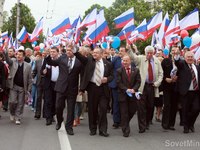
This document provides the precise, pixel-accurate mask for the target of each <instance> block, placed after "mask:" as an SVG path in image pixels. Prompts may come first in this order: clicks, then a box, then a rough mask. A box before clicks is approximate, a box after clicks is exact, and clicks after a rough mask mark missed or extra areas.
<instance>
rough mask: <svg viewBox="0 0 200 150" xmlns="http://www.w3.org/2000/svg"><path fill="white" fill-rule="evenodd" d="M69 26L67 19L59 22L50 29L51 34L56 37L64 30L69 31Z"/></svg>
mask: <svg viewBox="0 0 200 150" xmlns="http://www.w3.org/2000/svg"><path fill="white" fill-rule="evenodd" d="M70 28H71V24H70V20H69V17H66V18H64V19H61V20H59V21H58V22H56V24H55V25H54V26H53V27H52V29H51V32H52V34H53V35H58V34H61V33H63V32H65V30H66V29H70Z"/></svg>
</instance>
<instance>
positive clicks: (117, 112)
mask: <svg viewBox="0 0 200 150" xmlns="http://www.w3.org/2000/svg"><path fill="white" fill-rule="evenodd" d="M112 97H113V109H112V112H113V122H114V123H118V124H119V123H120V121H121V119H120V118H121V117H120V107H119V96H118V90H117V88H112Z"/></svg>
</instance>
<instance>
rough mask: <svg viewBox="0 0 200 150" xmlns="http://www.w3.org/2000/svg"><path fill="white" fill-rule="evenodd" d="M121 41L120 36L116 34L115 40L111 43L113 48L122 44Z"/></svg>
mask: <svg viewBox="0 0 200 150" xmlns="http://www.w3.org/2000/svg"><path fill="white" fill-rule="evenodd" d="M120 42H121V40H120V38H119V37H117V36H115V37H114V38H113V42H112V43H111V46H112V48H115V49H116V48H118V47H119V46H120Z"/></svg>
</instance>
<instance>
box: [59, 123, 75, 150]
mask: <svg viewBox="0 0 200 150" xmlns="http://www.w3.org/2000/svg"><path fill="white" fill-rule="evenodd" d="M58 137H59V141H60V148H61V150H71V149H72V148H71V145H70V142H69V139H68V136H67V133H66V131H65V127H64V123H62V125H61V128H60V130H58Z"/></svg>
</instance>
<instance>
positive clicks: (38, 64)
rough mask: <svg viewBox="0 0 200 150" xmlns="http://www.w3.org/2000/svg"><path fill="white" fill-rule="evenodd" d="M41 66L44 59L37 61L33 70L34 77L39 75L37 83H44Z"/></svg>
mask: <svg viewBox="0 0 200 150" xmlns="http://www.w3.org/2000/svg"><path fill="white" fill-rule="evenodd" d="M41 68H42V59H39V60H36V61H35V67H34V69H33V72H32V76H33V79H34V78H35V76H37V80H36V85H37V86H38V85H39V84H42V75H41Z"/></svg>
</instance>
